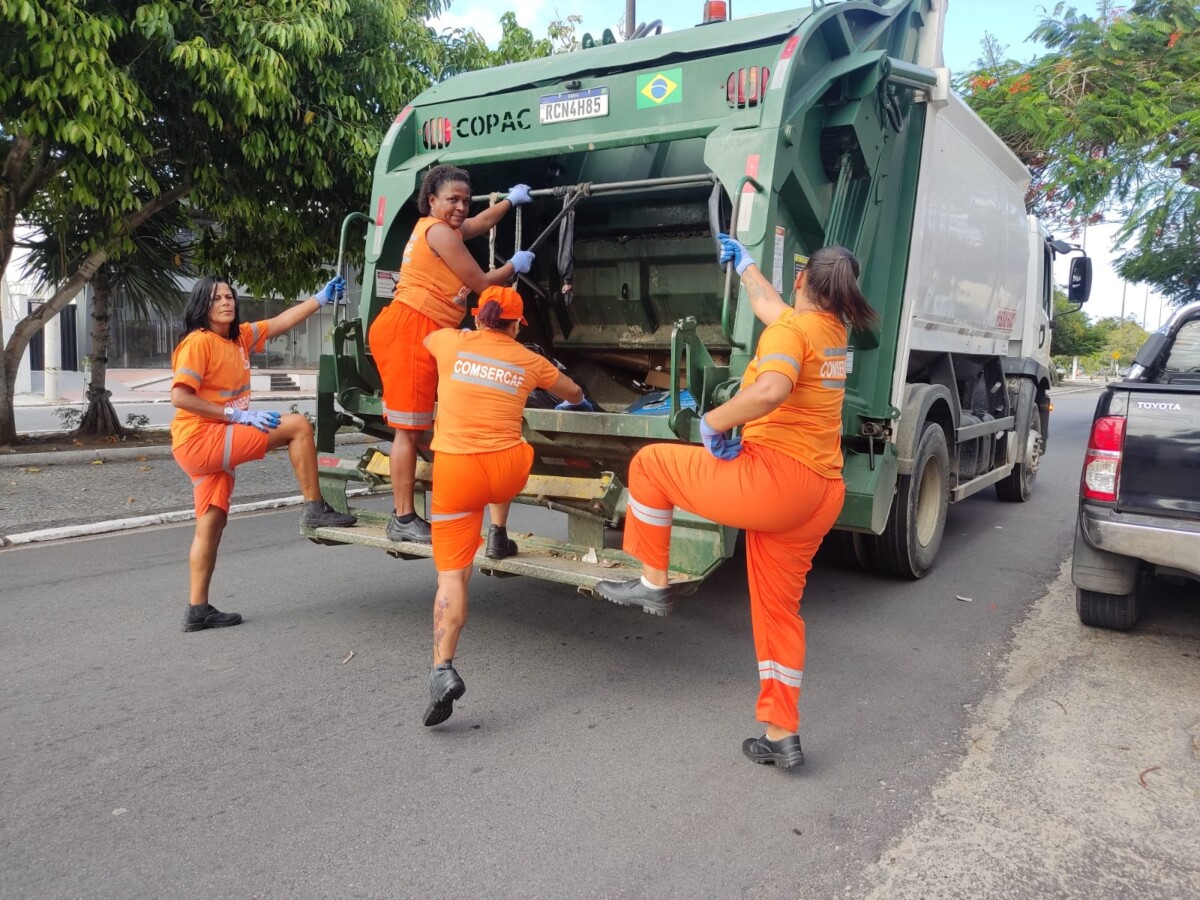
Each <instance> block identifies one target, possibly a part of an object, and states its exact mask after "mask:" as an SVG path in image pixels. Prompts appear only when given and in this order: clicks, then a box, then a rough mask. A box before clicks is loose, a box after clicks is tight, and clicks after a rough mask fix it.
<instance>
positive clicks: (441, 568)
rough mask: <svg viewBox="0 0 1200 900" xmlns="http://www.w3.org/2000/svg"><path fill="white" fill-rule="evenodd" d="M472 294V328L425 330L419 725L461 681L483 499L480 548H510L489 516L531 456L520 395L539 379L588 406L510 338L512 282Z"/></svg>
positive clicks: (502, 507)
mask: <svg viewBox="0 0 1200 900" xmlns="http://www.w3.org/2000/svg"><path fill="white" fill-rule="evenodd" d="M479 302H480V308H479V312H478V313H477V314H476V317H475V321H476V323H477V324H478V326H479V330H477V331H459V330H456V329H453V328H443V329H441V330H438V331H435V332H433V334H431V335H429V336H428V337H426V338H425V348H426V349H427V350H428V351H429V353H430V354H431V355H432V358H433V359H434V360H435V365H436V366H437V376H438V391H437V400H438V404H437V420H436V421H435V422H434V428H433V445H432V446H433V451H434V455H433V503H432V510H431V518H432V520H433V529H432V530H433V562H434V565H435V566H436V567H437V573H438V589H437V595H436V596H435V598H434V602H433V668H432V670H430V673H429V706H428V708H427V709H426V710H425V720H424V721H425V724H426V725H438V724H440V723H441V722H444V721H446V719H448V718H450V714H451V713H452V712H453V709H454V701H455V700H457V699H459V698H460V697H461V696H462V695H463V693H464V692H465V691H466V685H464V684H463V680H462V678H460V677H459V674H458V672H456V671H455V670H454V665H453V662H454V652H455V649H456V648H457V646H458V636H459V633H460V632H461V631H462V627H463V625H464V624H465V623H466V620H467V582H468V580H469V579H470V577H471V561H472V560H473V559H474V558H475V551H476V550H478V549H479V544H480V543H481V541H480V528H481V527H482V525H483V508H484V507H485V506H491V510H492V527H491V528H490V529H489V531H488V540H487V549H486V551H485V552H486V554H487V555H488V556H489V557H493V558H497V559H500V558H503V557H506V556H512V555H513V554H514V553H516V552H517V546H516V543H515V542H514V541H512V540H511V539H510V538H509V537H508V532H507V531H506V530H505V527H504V525H503V524H496V519H497V518H498V517H499V518H500V520H501V522H503V521H505V520H507V517H508V507H509V504H510V503H511V502H512V499H513V497H515V496H516V495H517V494H519V493H520V492H521V489H522V488H524V487H525V482H526V481H527V480H528V478H529V470H530V468H531V466H532V465H533V448H532V447H530V446H529V444H527V443H526V442H525V439H524V437H523V436H522V434H521V424H522V420H523V413H524V410H525V399H526V398H527V397H528V396H529V393H530V391H532V390H534V389H535V388H539V387H540V388H544V389H545V390H548V391H551V392H552V393H554V394H557V395H558V396H559V397H563V398H565V399H564V401H563V402H562V403H561V404H560V405H559V408H560V409H577V410H590V409H591V408H592V406H591V404H590V403H589V402H588V401H587V400H586V399H584V396H583V390H582V389H581V388H580V387H579V385H577V384H576V383H575V382H574V381H572V380H571V379H570V378H568V377H567V376H566V375H564V374H563V373H562V372H560V371H559V370H558V368H557V367H556V366H555V365H554V364H553V363H552V362H550V360H548V359H546V358H545V357H543V356H539V355H538V354H536V353H534V352H533V351H532V350H529V349H527V348H525V347H524V346H522V345H521V344H519V343H518V342H517V340H516V337H517V331H518V330H519V329H520V327H521V325H522V324H524V323H525V317H524V304H523V303H522V301H521V295H520V294H518V293H517V292H516V290H514V289H513V288H510V287H489V288H487V289H486V290H485V291H484V292H483V293H482V294H481V295H480V298H479Z"/></svg>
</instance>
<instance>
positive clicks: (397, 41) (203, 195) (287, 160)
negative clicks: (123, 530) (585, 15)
mask: <svg viewBox="0 0 1200 900" xmlns="http://www.w3.org/2000/svg"><path fill="white" fill-rule="evenodd" d="M443 7H444V3H443V2H442V0H413V2H408V3H397V2H394V0H257V2H255V3H220V4H216V3H212V4H203V5H201V4H193V3H187V2H182V0H113V2H109V3H107V4H94V3H89V2H86V0H0V274H2V273H3V271H4V270H5V269H6V268H7V266H8V263H9V261H10V260H11V258H12V249H13V242H14V230H15V227H16V223H17V221H18V219H19V218H21V217H23V216H25V215H27V214H28V213H29V212H30V210H31V209H33V208H34V207H35V206H36V205H37V204H39V203H41V204H44V205H46V206H48V207H49V208H58V209H67V208H76V209H79V210H83V211H86V212H87V213H88V214H89V215H90V216H92V217H93V219H94V221H95V223H96V224H95V229H94V231H92V233H91V234H89V235H88V236H87V238H86V239H85V240H84V242H83V243H82V245H81V246H80V248H79V251H80V252H79V253H78V254H71V258H73V259H77V260H78V263H77V265H76V266H75V267H74V270H73V271H72V272H70V273H69V274H66V276H65V278H64V279H63V281H62V282H61V283H59V284H58V285H57V287H56V290H55V291H54V293H53V295H52V296H51V297H50V299H49V300H48V301H47V302H46V303H45V304H43V305H42V306H41V307H40V308H39V309H38V310H37V311H36V312H34V313H32V314H30V315H29V316H26V317H25V318H24V319H22V320H21V321H20V322H18V323H17V324H16V326H15V328H14V330H13V332H12V334H11V336H10V337H9V339H8V341H7V343H6V345H5V347H4V362H3V366H0V445H4V444H8V443H12V442H13V441H14V440H15V439H16V429H15V422H14V419H13V387H14V379H15V375H16V370H17V366H18V364H19V362H20V360H21V357H22V356H23V354H24V352H25V349H26V347H27V346H28V344H29V341H30V339H31V338H32V337H33V335H34V334H35V333H36V332H37V331H38V330H40V329H41V328H42V326H43V325H44V323H45V322H46V320H47V319H48V318H49V317H51V316H53V315H56V314H57V313H58V312H59V311H61V310H62V308H63V307H65V306H66V305H67V303H69V302H70V300H71V299H72V298H73V297H74V296H75V295H76V294H77V293H78V291H79V290H80V289H81V288H82V286H83V285H84V284H86V283H87V282H88V281H90V280H91V279H92V278H93V277H94V276H95V275H96V273H97V272H98V271H100V269H101V267H102V266H103V265H104V264H105V262H106V261H107V260H108V259H109V258H111V257H113V256H116V255H119V254H121V253H128V252H130V251H131V250H132V247H133V239H132V235H133V234H134V233H135V232H137V230H138V229H139V228H141V227H142V226H143V225H145V224H146V223H147V222H149V221H151V220H152V219H154V218H155V217H156V216H157V215H159V214H160V213H162V212H163V211H164V210H168V209H170V208H171V207H172V206H174V205H175V204H177V203H179V202H180V201H181V200H182V199H183V198H184V197H187V198H189V202H190V203H191V204H192V205H193V207H194V208H197V209H202V210H204V211H205V212H206V213H207V214H208V215H209V216H210V217H212V218H213V219H215V220H216V221H217V222H219V223H220V225H219V227H216V228H212V229H208V230H206V232H205V234H204V235H203V236H202V239H201V241H200V242H199V245H198V247H197V262H198V264H201V265H206V266H214V267H217V268H218V270H219V271H223V272H229V273H233V274H234V275H235V276H236V278H237V280H238V281H239V282H240V283H242V284H243V285H245V286H246V287H247V288H249V289H250V290H251V291H252V292H253V293H255V294H258V295H260V296H267V295H272V294H274V295H282V296H296V295H297V294H300V293H302V292H304V291H307V290H311V289H313V288H314V287H315V286H316V285H317V284H318V282H319V281H320V278H321V275H320V272H319V267H320V265H321V264H322V263H323V262H325V261H327V260H329V259H331V258H332V257H333V255H334V252H335V248H336V246H337V237H338V229H339V226H340V223H341V220H342V218H343V217H344V215H345V214H346V213H347V212H349V211H350V210H352V209H356V208H359V207H361V206H362V201H363V198H364V197H365V196H367V195H368V193H369V190H370V179H371V173H372V169H373V166H374V161H375V155H376V152H377V150H378V147H379V144H380V142H381V140H382V137H383V134H384V132H385V130H386V129H387V127H388V126H389V125H390V124H391V121H392V118H393V116H394V115H395V113H396V111H397V110H399V109H401V108H402V107H403V105H404V103H405V102H406V101H407V100H408V99H410V98H411V97H412V96H414V95H415V94H416V93H418V92H419V91H420V90H422V89H423V88H424V87H425V86H426V85H427V84H428V80H429V77H430V76H429V73H430V72H432V71H434V70H435V69H436V68H437V66H438V65H439V64H440V61H441V60H442V56H443V51H442V44H441V42H440V40H439V38H438V36H437V35H436V34H435V33H434V32H433V31H432V30H431V29H430V28H429V27H428V26H427V25H426V24H425V20H426V18H428V17H429V16H430V15H431V14H434V13H437V12H439V11H441V9H442V8H443ZM514 21H515V20H514Z"/></svg>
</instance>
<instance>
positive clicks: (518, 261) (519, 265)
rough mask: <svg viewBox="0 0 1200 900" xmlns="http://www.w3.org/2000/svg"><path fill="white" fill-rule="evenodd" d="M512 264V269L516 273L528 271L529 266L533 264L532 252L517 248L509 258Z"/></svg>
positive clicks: (520, 273) (522, 273)
mask: <svg viewBox="0 0 1200 900" xmlns="http://www.w3.org/2000/svg"><path fill="white" fill-rule="evenodd" d="M509 262H510V263H512V264H513V271H514V272H516V273H517V274H518V275H524V274H525V273H526V272H528V271H529V267H530V266H532V265H533V253H531V252H530V251H529V250H518V251H517V252H516V253H514V254H513V255H512V259H510V260H509Z"/></svg>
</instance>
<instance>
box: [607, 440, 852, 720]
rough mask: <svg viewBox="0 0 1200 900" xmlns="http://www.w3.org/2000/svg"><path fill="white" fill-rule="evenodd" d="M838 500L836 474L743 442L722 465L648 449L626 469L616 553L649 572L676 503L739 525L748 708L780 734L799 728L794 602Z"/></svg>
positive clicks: (665, 551) (800, 639)
mask: <svg viewBox="0 0 1200 900" xmlns="http://www.w3.org/2000/svg"><path fill="white" fill-rule="evenodd" d="M845 496H846V486H845V483H844V482H843V481H842V480H841V479H840V478H822V477H821V476H820V475H818V474H817V473H816V472H814V471H813V470H812V469H810V468H808V466H806V465H804V464H803V463H802V462H800V461H799V460H796V459H793V458H792V457H790V456H787V455H786V454H784V453H780V452H779V451H778V450H773V449H771V448H770V447H763V446H756V445H754V444H743V445H742V452H741V454H740V455H739V456H738V457H737V458H736V459H732V460H720V459H717V458H716V457H715V456H713V455H712V454H710V453H709V452H708V451H707V450H705V449H704V448H703V447H696V446H690V445H683V444H651V445H650V446H648V447H644V448H643V449H641V450H640V451H638V453H637V455H636V456H635V457H634V458H633V461H632V462H631V463H630V465H629V510H628V515H627V516H626V518H625V541H624V548H625V552H627V553H629V554H631V555H633V556H636V557H637V558H638V559H640V560H641V561H642V562H644V563H645V564H646V565H648V566H650V567H651V568H654V569H667V568H669V564H668V563H669V559H670V550H671V518H672V515H673V514H674V508H675V507H676V506H678V507H679V508H680V509H685V510H687V511H688V512H690V513H694V514H696V515H699V516H703V517H704V518H706V519H710V520H712V521H714V522H720V523H721V524H722V525H730V526H732V527H735V528H742V529H745V531H746V569H747V571H748V574H749V581H750V621H751V624H752V626H753V629H754V650H755V654H756V655H757V656H758V678H759V694H758V705H757V707H756V710H755V712H756V715H757V718H758V719H759V721H762V722H769V723H771V724H773V725H777V726H779V727H781V728H786V729H788V730H789V731H795V730H796V729H797V728H799V725H800V712H799V703H800V681H801V679H802V677H803V675H804V651H805V641H804V619H803V618H802V617H801V616H800V597H801V595H802V594H803V593H804V583H805V581H806V580H807V577H808V571H809V569H811V568H812V560H813V556H814V555H815V554H816V552H817V548H818V547H820V546H821V540H822V539H823V538H824V537H825V535H826V534H827V533H828V532H829V529H830V528H832V527H833V523H834V522H835V521H837V517H838V515H839V514H840V513H841V511H842V501H843V500H844V499H845Z"/></svg>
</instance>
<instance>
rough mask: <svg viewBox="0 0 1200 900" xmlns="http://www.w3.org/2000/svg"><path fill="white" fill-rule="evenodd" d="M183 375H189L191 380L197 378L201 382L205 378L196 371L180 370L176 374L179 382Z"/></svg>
mask: <svg viewBox="0 0 1200 900" xmlns="http://www.w3.org/2000/svg"><path fill="white" fill-rule="evenodd" d="M181 375H187V376H189V377H191V378H195V379H196V380H197V381H199V382H203V381H204V378H203V377H202V376H201V375H200V373H199V372H197V371H196V370H195V369H180V370H179V371H178V372H176V373H175V378H176V380H178V379H179V376H181Z"/></svg>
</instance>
